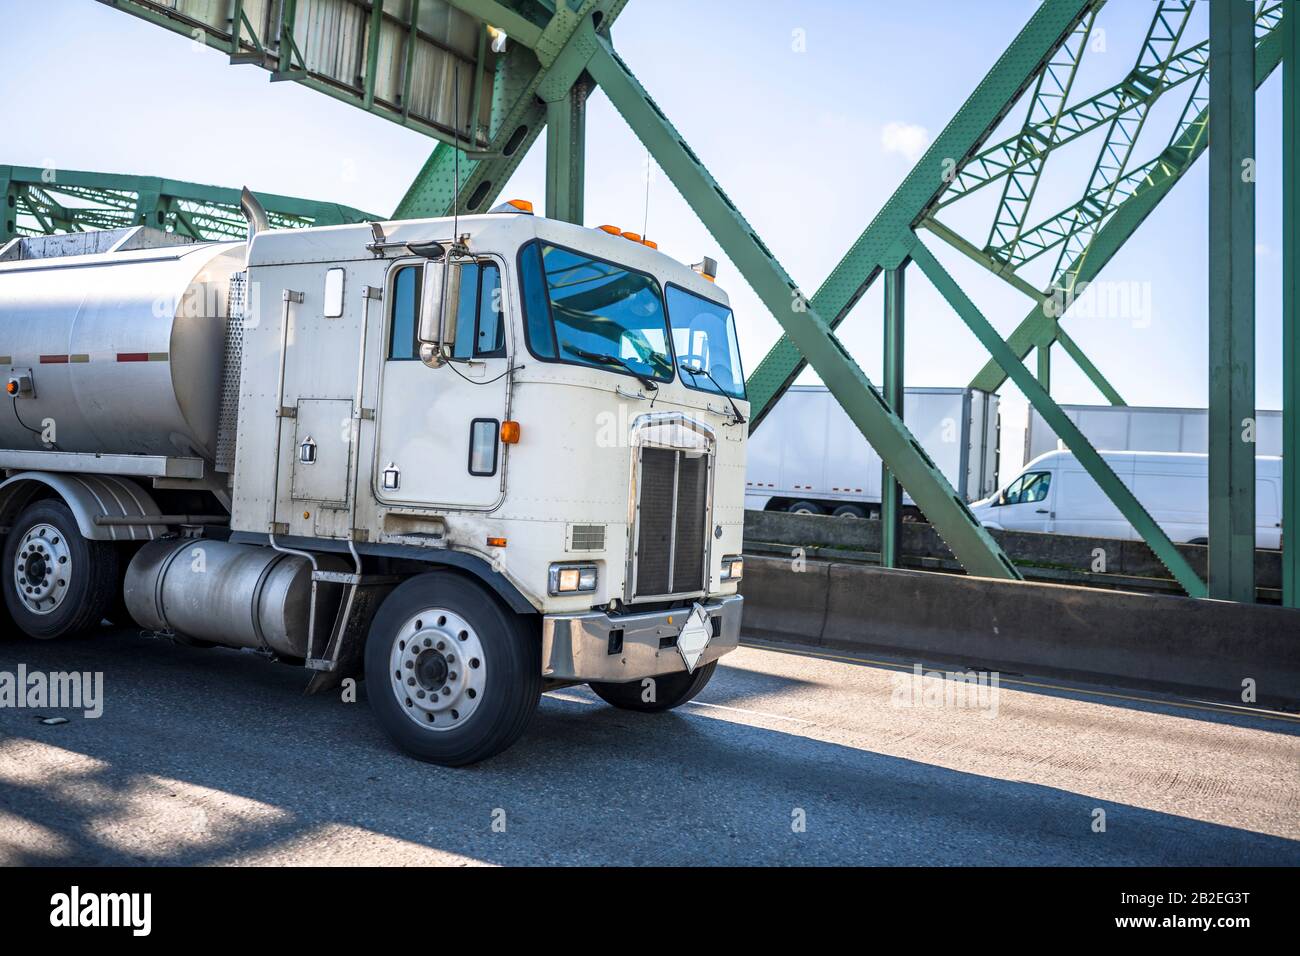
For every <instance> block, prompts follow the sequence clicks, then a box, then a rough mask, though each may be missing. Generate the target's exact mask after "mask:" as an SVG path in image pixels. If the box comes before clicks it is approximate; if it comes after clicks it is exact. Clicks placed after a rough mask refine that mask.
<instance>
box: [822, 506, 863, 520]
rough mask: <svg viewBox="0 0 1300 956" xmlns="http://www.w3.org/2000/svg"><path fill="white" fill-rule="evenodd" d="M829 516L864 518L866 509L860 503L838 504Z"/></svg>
mask: <svg viewBox="0 0 1300 956" xmlns="http://www.w3.org/2000/svg"><path fill="white" fill-rule="evenodd" d="M831 516H832V517H834V518H865V517H866V516H867V509H866V508H863V507H862V506H861V505H840V506H839V507H838V508H836V509H835V510H834V511H832V512H831Z"/></svg>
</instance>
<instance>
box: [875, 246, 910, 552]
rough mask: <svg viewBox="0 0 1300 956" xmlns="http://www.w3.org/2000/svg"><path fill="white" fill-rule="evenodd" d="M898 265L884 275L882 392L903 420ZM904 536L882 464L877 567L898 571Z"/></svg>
mask: <svg viewBox="0 0 1300 956" xmlns="http://www.w3.org/2000/svg"><path fill="white" fill-rule="evenodd" d="M906 268H907V263H905V262H904V263H901V264H899V265H897V266H895V267H893V268H892V269H888V270H886V272H885V351H884V360H885V361H884V373H883V374H882V375H881V383H880V384H881V388H882V391H883V393H884V397H885V404H886V405H888V406H889V408H890V410H891V411H892V412H893V413H894V414H895V415H897V416H898V418H899V420H900V421H902V420H903V395H904V392H903V347H904V346H903V342H904V333H905V321H904V316H905V314H906V291H905V284H904V282H903V270H904V269H906ZM902 535H903V489H902V488H900V487H899V484H898V479H897V478H895V477H894V473H893V472H892V471H890V470H889V466H888V465H886V464H884V463H883V462H882V464H881V466H880V564H881V566H882V567H886V568H896V567H898V552H899V541H900V539H901V538H902Z"/></svg>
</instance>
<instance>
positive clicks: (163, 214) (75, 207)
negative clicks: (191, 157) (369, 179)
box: [0, 166, 376, 245]
mask: <svg viewBox="0 0 1300 956" xmlns="http://www.w3.org/2000/svg"><path fill="white" fill-rule="evenodd" d="M239 194H240V191H239V190H238V189H228V188H221V187H218V186H203V185H199V184H198V183H183V182H178V181H176V180H173V179H159V178H158V177H155V176H117V175H113V174H110V173H91V172H83V171H80V170H71V169H36V168H34V167H31V166H0V195H3V196H4V197H5V204H4V216H3V219H0V245H3V244H4V243H5V242H7V241H8V240H10V239H12V238H14V237H15V236H40V235H51V234H54V233H60V232H82V231H84V230H87V229H117V228H120V227H123V226H141V225H143V226H152V227H154V228H155V229H165V230H167V231H168V232H175V233H178V234H180V235H183V236H187V237H189V238H192V239H202V240H221V239H242V238H244V236H246V235H247V234H248V228H247V224H246V222H245V220H244V216H243V214H242V213H241V212H240V211H239ZM258 199H259V200H260V201H261V203H262V204H263V205H264V206H265V207H266V211H267V217H268V218H269V219H270V220H271V225H272V227H274V228H276V229H291V228H301V227H303V226H333V225H339V224H341V223H348V222H365V221H367V220H369V219H374V218H376V217H375V216H372V215H371V214H369V213H365V212H362V211H361V210H359V209H352V208H350V207H348V206H340V205H338V204H337V203H328V202H314V201H312V200H310V199H294V198H292V197H289V196H277V195H274V194H272V193H258Z"/></svg>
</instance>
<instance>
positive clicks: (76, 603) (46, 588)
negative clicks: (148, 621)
mask: <svg viewBox="0 0 1300 956" xmlns="http://www.w3.org/2000/svg"><path fill="white" fill-rule="evenodd" d="M0 574H2V575H3V587H4V596H5V606H6V607H7V608H8V609H9V614H10V616H11V617H12V618H13V621H14V624H15V625H17V627H18V629H19V630H20V631H22V632H23V633H24V634H26V635H28V636H29V637H34V638H37V639H38V640H52V639H54V638H58V637H70V636H72V635H76V634H82V633H85V632H86V631H89V630H90V629H91V628H93V627H95V626H96V625H98V624H99V622H100V621H102V620H103V619H104V615H105V614H106V613H107V612H108V609H109V607H110V606H111V605H112V603H113V598H114V596H115V595H114V592H115V590H116V588H117V585H118V580H119V576H118V553H117V549H116V548H114V547H113V545H112V544H111V543H110V542H108V541H90V540H87V539H86V538H83V537H82V536H81V532H80V531H79V530H78V529H77V521H76V519H75V518H74V517H73V516H72V511H71V510H70V509H69V508H68V506H67V505H65V504H64V503H63V502H62V501H58V500H55V499H48V498H47V499H45V500H43V501H37V502H36V503H34V504H32V505H29V506H28V507H27V508H26V510H24V511H23V513H22V514H21V515H19V516H18V520H17V521H15V522H14V525H13V528H12V530H10V532H9V537H8V539H7V540H6V542H5V551H4V563H3V570H2V571H0Z"/></svg>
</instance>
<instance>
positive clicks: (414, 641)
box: [365, 572, 542, 767]
mask: <svg viewBox="0 0 1300 956" xmlns="http://www.w3.org/2000/svg"><path fill="white" fill-rule="evenodd" d="M365 667H366V695H367V697H368V698H369V700H370V708H371V710H373V711H374V713H375V717H376V718H378V720H379V723H380V725H381V726H382V727H383V728H384V730H385V731H386V732H387V734H388V736H389V737H391V738H392V739H393V742H394V743H396V744H397V745H398V746H399V747H401V748H402V749H403V750H405V751H406V752H407V753H409V754H411V755H412V756H413V757H418V758H419V759H420V760H427V761H429V762H430V763H436V764H442V765H443V766H446V767H460V766H464V765H466V764H471V763H477V762H478V761H480V760H485V759H487V758H488V757H491V756H493V755H494V754H497V753H500V752H501V751H502V750H505V749H506V748H507V747H508V746H510V744H512V743H514V741H515V740H516V739H517V738H518V737H519V735H520V734H522V733H523V732H524V728H525V727H526V726H527V725H528V720H529V718H530V717H532V715H533V711H535V710H536V709H537V701H538V699H539V698H540V697H541V692H542V665H541V643H540V641H539V640H537V639H534V635H531V634H529V633H528V629H527V628H526V627H524V626H523V624H522V623H521V621H520V620H519V616H518V615H516V614H514V613H512V612H511V611H509V610H507V609H506V608H504V607H503V606H502V605H501V603H500V602H499V601H498V600H497V599H496V596H495V595H493V594H491V593H490V592H488V591H487V589H486V588H484V587H482V586H481V585H479V584H477V583H476V582H473V581H470V580H468V579H466V578H461V577H458V576H456V575H453V574H447V573H437V572H435V573H432V574H422V575H420V576H418V577H415V578H411V579H410V580H408V581H405V582H403V583H402V584H401V585H400V586H399V587H398V588H397V589H396V590H394V591H393V593H392V594H390V595H389V596H388V598H387V599H386V600H385V601H384V603H383V604H382V605H380V608H379V612H378V613H377V614H376V615H375V619H374V621H373V622H372V624H371V626H370V633H369V636H368V637H367V638H366V653H365Z"/></svg>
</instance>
